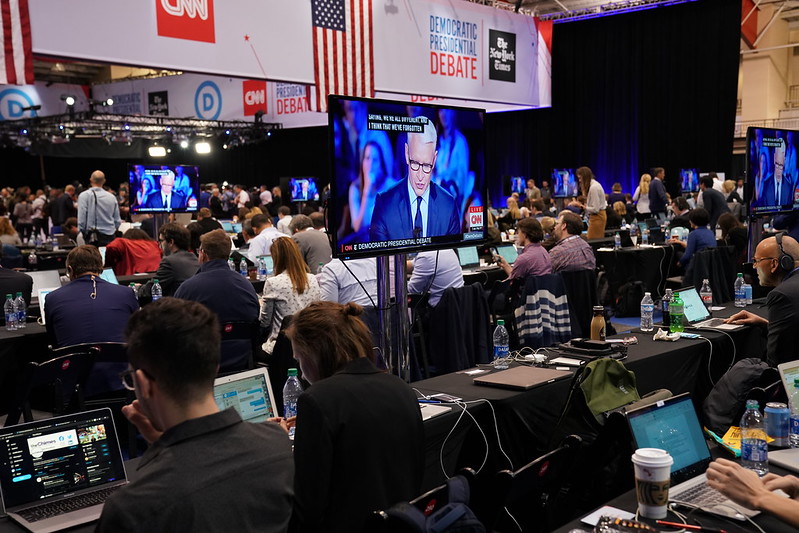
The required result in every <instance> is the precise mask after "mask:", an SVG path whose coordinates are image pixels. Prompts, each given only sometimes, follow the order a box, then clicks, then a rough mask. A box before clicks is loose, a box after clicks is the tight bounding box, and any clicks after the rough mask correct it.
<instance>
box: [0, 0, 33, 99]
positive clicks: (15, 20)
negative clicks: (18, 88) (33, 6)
mask: <svg viewBox="0 0 799 533" xmlns="http://www.w3.org/2000/svg"><path fill="white" fill-rule="evenodd" d="M0 36H2V43H3V47H2V49H0V85H6V84H12V85H25V84H26V83H33V51H32V48H31V21H30V17H29V16H28V0H0Z"/></svg>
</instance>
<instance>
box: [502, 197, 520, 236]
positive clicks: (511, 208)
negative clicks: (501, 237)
mask: <svg viewBox="0 0 799 533" xmlns="http://www.w3.org/2000/svg"><path fill="white" fill-rule="evenodd" d="M505 205H507V206H508V208H507V209H505V212H504V213H503V214H502V216H501V217H499V218H498V219H497V223H498V224H499V229H500V231H508V230H509V229H511V228H514V227H516V222H517V221H518V220H520V219H521V218H522V212H521V210H520V209H519V202H518V201H517V200H516V198H515V197H513V196H509V197H508V199H507V200H506V201H505Z"/></svg>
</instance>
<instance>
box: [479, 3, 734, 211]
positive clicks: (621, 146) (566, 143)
mask: <svg viewBox="0 0 799 533" xmlns="http://www.w3.org/2000/svg"><path fill="white" fill-rule="evenodd" d="M740 25H741V2H740V1H739V0H700V1H697V2H689V3H686V4H680V5H676V6H668V7H659V8H653V9H648V10H645V11H639V12H633V13H627V14H620V15H613V16H607V17H601V18H594V19H588V20H583V21H577V22H564V23H559V24H555V26H554V30H553V51H552V95H553V102H552V108H550V109H540V110H531V111H521V112H509V113H495V114H491V115H488V118H487V119H486V124H487V129H488V135H487V136H486V137H487V143H488V144H487V150H486V153H487V158H486V159H487V161H486V167H487V175H488V176H489V179H490V180H491V181H490V183H491V184H492V185H491V186H490V194H491V198H492V200H493V203H494V205H499V204H504V198H503V196H502V183H501V182H502V181H505V180H501V179H500V178H501V177H502V176H505V175H523V176H528V177H535V178H537V179H538V180H539V182H540V180H541V179H542V178H545V177H547V176H549V175H550V173H551V171H552V169H553V168H559V167H560V168H576V167H579V166H582V165H587V166H589V167H591V168H592V170H593V171H594V174H595V175H596V176H597V178H598V179H599V180H600V182H601V183H602V184H603V185H604V187H605V191H606V192H610V186H611V185H612V184H613V183H614V182H617V181H618V182H620V183H621V184H622V187H623V190H624V192H630V193H632V192H633V191H634V189H635V187H636V185H637V184H638V180H639V178H640V175H641V174H642V173H643V172H648V171H649V170H650V168H652V167H664V168H665V169H666V186H667V188H668V189H669V192H671V194H672V195H673V194H675V193H678V192H679V184H678V177H679V175H678V172H679V169H680V168H699V169H700V171H710V170H713V171H726V172H727V173H728V177H731V176H730V174H729V173H730V171H731V170H732V144H733V126H734V122H735V106H736V93H737V84H738V63H739V52H740Z"/></svg>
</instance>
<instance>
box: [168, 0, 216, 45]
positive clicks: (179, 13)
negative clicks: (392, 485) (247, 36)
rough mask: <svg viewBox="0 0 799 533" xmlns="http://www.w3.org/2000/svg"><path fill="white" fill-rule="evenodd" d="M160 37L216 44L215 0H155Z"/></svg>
mask: <svg viewBox="0 0 799 533" xmlns="http://www.w3.org/2000/svg"><path fill="white" fill-rule="evenodd" d="M155 17H156V23H157V25H158V35H160V36H161V37H173V38H175V39H187V40H189V41H202V42H205V43H215V42H216V35H215V32H214V0H155Z"/></svg>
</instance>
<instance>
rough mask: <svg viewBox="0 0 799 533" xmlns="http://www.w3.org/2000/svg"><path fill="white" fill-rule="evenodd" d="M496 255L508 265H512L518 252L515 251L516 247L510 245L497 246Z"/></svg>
mask: <svg viewBox="0 0 799 533" xmlns="http://www.w3.org/2000/svg"><path fill="white" fill-rule="evenodd" d="M497 253H498V254H499V255H501V256H502V258H503V259H504V260H505V261H507V262H508V264H509V265H512V264H513V263H514V262H515V261H516V258H517V257H519V252H517V251H516V247H515V246H514V245H512V244H500V245H499V246H497Z"/></svg>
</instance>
